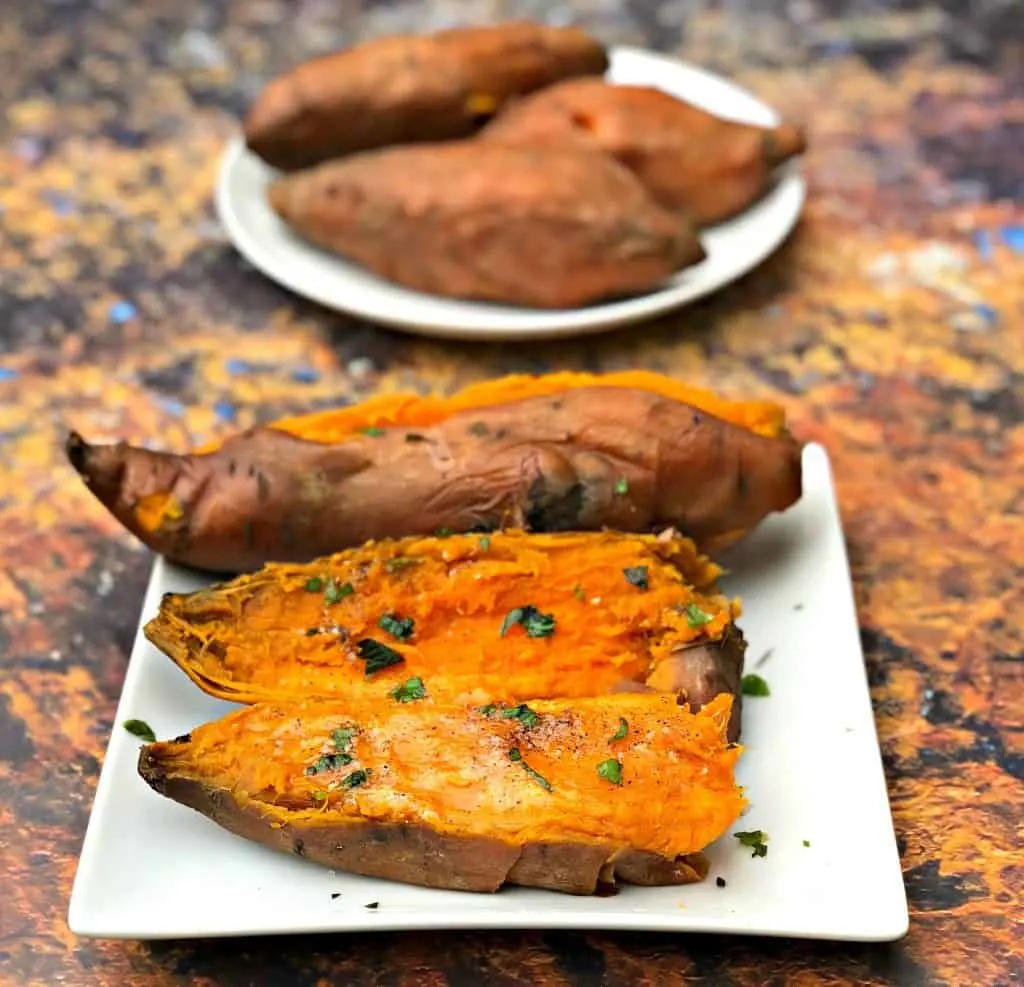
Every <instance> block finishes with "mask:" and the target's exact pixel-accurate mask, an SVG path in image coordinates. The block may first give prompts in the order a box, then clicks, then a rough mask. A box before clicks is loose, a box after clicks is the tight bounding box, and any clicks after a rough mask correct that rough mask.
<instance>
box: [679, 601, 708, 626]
mask: <svg viewBox="0 0 1024 987" xmlns="http://www.w3.org/2000/svg"><path fill="white" fill-rule="evenodd" d="M685 612H686V622H687V623H688V624H689V625H690V626H691V627H703V626H704V625H705V624H710V623H711V621H713V620H714V619H715V618H714V615H713V614H710V613H705V612H704V611H703V610H701V608H700V607H698V606H697V604H696V603H687V604H686V611H685Z"/></svg>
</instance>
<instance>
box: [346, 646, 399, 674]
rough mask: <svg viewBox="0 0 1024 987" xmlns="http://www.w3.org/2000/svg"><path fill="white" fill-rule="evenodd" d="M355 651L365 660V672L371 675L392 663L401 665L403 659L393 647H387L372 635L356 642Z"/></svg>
mask: <svg viewBox="0 0 1024 987" xmlns="http://www.w3.org/2000/svg"><path fill="white" fill-rule="evenodd" d="M356 651H357V653H358V655H359V657H360V658H362V660H363V661H365V662H366V674H367V675H373V674H374V673H375V672H379V671H381V669H384V668H390V667H391V666H392V665H401V664H402V662H404V661H405V658H403V657H402V655H400V654H399V653H398V652H397V651H395V649H394V648H389V647H388V646H387V645H386V644H381V642H380V641H375V640H374V639H373V638H372V637H364V638H363V639H362V640H361V641H359V642H358V643H357V644H356Z"/></svg>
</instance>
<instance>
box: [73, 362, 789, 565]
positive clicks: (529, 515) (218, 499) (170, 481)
mask: <svg viewBox="0 0 1024 987" xmlns="http://www.w3.org/2000/svg"><path fill="white" fill-rule="evenodd" d="M599 379H600V378H599ZM618 379H619V380H620V381H624V380H628V377H625V378H618ZM645 379H646V378H643V377H641V381H642V380H645ZM655 379H656V380H657V378H655ZM545 380H546V379H545V378H540V379H539V380H538V381H537V384H536V387H537V389H538V390H537V394H536V396H534V397H528V396H526V395H528V394H529V393H530V388H529V386H528V385H522V386H519V385H513V386H512V390H513V392H514V393H516V394H517V395H520V396H519V397H517V398H516V399H514V400H509V401H507V402H506V403H500V395H501V393H502V386H503V385H502V383H501V382H498V383H496V384H493V385H490V386H491V390H490V391H489V392H488V391H487V389H486V388H483V389H482V390H483V393H482V394H480V395H479V397H478V398H477V402H478V406H474V405H473V404H472V403H470V402H469V401H467V400H466V399H465V398H463V397H462V396H460V395H456V396H455V397H454V398H451V399H449V403H448V404H447V405H446V404H445V403H441V405H440V407H439V406H438V402H437V399H433V400H431V399H425V400H424V405H425V407H426V411H425V412H424V414H423V415H422V417H420V416H419V415H418V408H419V406H418V405H417V402H416V401H415V400H413V399H406V400H405V404H404V405H402V404H401V403H398V404H397V405H396V406H392V407H391V413H390V417H389V416H388V415H387V414H385V413H384V412H383V411H381V413H380V415H379V417H375V415H374V414H370V415H369V416H368V420H367V418H366V417H364V418H363V422H364V424H362V425H359V424H355V423H356V422H358V421H359V417H358V411H357V413H356V414H355V415H353V414H350V413H349V410H342V411H341V412H340V413H339V417H340V418H341V419H342V421H343V422H346V423H347V424H345V425H343V426H342V427H341V429H340V430H338V431H334V430H332V428H331V421H330V415H324V414H320V415H312V416H310V417H309V419H306V420H303V419H293V420H291V421H289V422H284V423H281V427H277V428H275V427H262V428H257V429H253V430H251V431H248V432H244V433H242V434H240V435H237V436H235V437H234V438H232V439H229V440H228V441H227V442H225V443H224V444H223V445H222V446H221V447H220V448H218V449H216V450H214V451H210V452H204V453H193V454H190V455H176V454H172V453H165V452H155V451H151V450H148V449H143V448H138V447H133V446H129V445H127V444H126V443H118V444H116V445H105V446H95V445H89V444H88V443H86V442H85V441H84V440H83V439H82V438H81V437H80V436H78V435H76V434H72V435H71V436H70V437H69V439H68V444H67V453H68V457H69V459H70V461H71V463H72V464H73V466H74V467H75V468H76V469H77V470H78V472H79V473H80V474H81V475H82V477H83V478H84V479H85V481H86V483H87V484H88V486H89V488H90V489H91V490H92V491H93V493H94V494H95V495H96V497H97V498H98V499H99V500H100V501H101V502H102V503H103V504H104V505H105V506H106V507H107V509H108V510H110V511H111V513H113V514H114V516H115V517H116V518H117V519H118V520H119V521H120V522H121V523H122V524H123V525H125V527H126V528H128V529H129V530H130V531H131V532H133V533H134V534H135V535H136V536H137V537H139V538H140V539H141V540H142V541H143V542H145V544H146V545H148V546H149V547H150V548H151V549H153V550H154V551H156V552H159V553H161V554H163V555H166V556H167V557H169V558H171V559H172V560H174V561H177V562H181V563H184V564H186V565H192V566H196V567H198V568H207V569H213V570H217V571H221V572H239V571H244V570H250V569H255V568H258V567H259V566H260V565H262V564H264V563H265V562H267V561H282V562H287V561H298V562H306V561H309V560H310V559H313V558H316V557H317V556H320V555H327V554H330V553H331V552H335V551H338V550H340V549H342V548H347V547H351V546H354V545H360V544H362V543H363V542H365V541H369V540H371V539H381V538H389V537H396V536H400V535H413V534H419V535H430V534H433V533H434V532H436V531H437V530H438V529H441V528H447V529H451V530H452V531H470V530H473V529H479V528H481V527H488V528H496V527H523V528H527V529H529V530H533V531H561V530H573V529H575V530H595V529H601V528H613V529H618V530H621V531H652V530H661V529H663V528H666V527H676V528H678V529H679V530H681V531H682V532H683V533H684V534H686V535H688V536H690V537H692V538H693V539H694V540H695V541H696V542H697V544H698V545H699V546H700V547H701V549H702V550H703V551H710V552H714V551H716V550H718V549H719V548H721V547H723V546H725V545H727V544H729V543H731V542H733V541H735V540H736V539H737V538H739V537H741V536H742V535H743V534H744V533H745V532H747V531H749V530H750V529H751V528H753V527H754V526H755V525H756V524H758V523H759V522H760V521H761V520H762V519H763V518H764V517H765V516H766V515H767V514H769V513H771V512H772V511H780V510H784V509H785V508H787V507H789V506H790V505H791V504H792V503H794V502H795V501H796V500H797V499H798V498H799V497H800V484H801V462H800V458H801V457H800V445H799V443H797V442H796V441H794V440H793V439H792V438H791V437H790V436H789V435H788V433H786V432H785V431H784V430H783V428H782V424H781V420H777V421H776V422H775V424H774V426H771V427H769V428H767V429H764V428H762V427H761V426H758V431H754V430H753V429H752V428H749V427H745V424H746V423H748V422H750V421H754V422H757V421H761V420H762V417H761V412H758V411H757V410H756V409H757V408H758V407H762V408H763V405H762V406H757V405H753V406H750V407H749V408H745V407H744V406H742V405H738V404H735V405H731V406H730V405H729V404H728V403H725V402H717V403H716V402H715V401H713V400H711V401H706V402H704V403H706V404H708V405H712V406H714V407H715V408H716V410H717V411H718V412H719V413H720V414H723V415H731V416H732V417H733V418H734V420H736V421H740V422H743V423H745V424H733V423H732V422H730V421H726V420H724V419H723V418H719V417H715V416H714V415H713V414H710V413H708V412H706V411H702V410H701V409H700V408H699V407H696V406H695V405H692V404H688V403H685V402H684V401H682V400H678V399H677V398H675V397H673V396H671V395H672V394H673V393H682V394H689V393H690V392H688V391H687V389H686V388H682V387H680V386H679V385H676V387H675V388H673V386H672V382H671V381H666V380H664V379H661V380H662V384H661V386H660V387H659V386H653V389H647V387H646V386H645V384H644V383H641V382H639V381H638V386H636V387H628V386H621V387H609V386H599V385H594V384H592V383H590V382H589V380H590V379H589V378H587V377H584V378H583V381H582V382H581V386H572V385H568V386H564V389H562V390H559V391H556V392H554V393H551V392H550V391H548V390H547V389H546V387H545ZM488 394H489V398H488ZM695 400H700V398H699V397H698V398H695ZM363 414H364V415H365V414H366V412H365V411H364V412H363ZM421 421H422V422H423V423H422V424H420V422H421ZM378 423H379V424H378ZM360 429H362V430H360ZM759 432H761V433H762V434H759Z"/></svg>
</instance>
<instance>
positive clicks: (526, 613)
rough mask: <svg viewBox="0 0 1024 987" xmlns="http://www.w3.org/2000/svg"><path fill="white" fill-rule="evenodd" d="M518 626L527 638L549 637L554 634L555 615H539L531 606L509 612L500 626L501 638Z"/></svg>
mask: <svg viewBox="0 0 1024 987" xmlns="http://www.w3.org/2000/svg"><path fill="white" fill-rule="evenodd" d="M516 624H519V625H520V626H521V627H522V628H523V630H525V631H526V636H527V637H551V635H552V634H554V633H555V615H554V614H551V613H541V612H540V611H539V610H538V609H537V608H536V607H535V606H533V605H532V604H527V605H526V606H525V607H516V608H515V609H514V610H510V611H509V612H508V615H507V616H506V617H505V619H504V620H503V621H502V624H501V637H504V636H505V635H506V634H507V633H508V632H509V631H510V630H511V629H512V628H513V627H515V626H516Z"/></svg>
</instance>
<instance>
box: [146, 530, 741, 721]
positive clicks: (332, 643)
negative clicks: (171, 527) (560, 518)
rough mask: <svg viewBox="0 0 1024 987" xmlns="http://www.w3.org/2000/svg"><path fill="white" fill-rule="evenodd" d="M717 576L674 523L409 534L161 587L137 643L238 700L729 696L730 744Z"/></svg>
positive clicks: (728, 648)
mask: <svg viewBox="0 0 1024 987" xmlns="http://www.w3.org/2000/svg"><path fill="white" fill-rule="evenodd" d="M719 571H720V570H719V569H718V568H717V567H716V566H715V565H714V564H712V563H711V562H710V560H709V559H707V558H706V557H705V556H702V555H700V554H699V553H698V552H697V551H696V549H695V548H694V545H693V543H692V542H690V541H688V540H687V539H684V538H681V537H679V536H675V535H673V534H672V533H671V532H666V533H665V534H664V535H663V536H658V537H655V536H653V535H627V534H616V533H613V532H591V533H580V534H560V535H527V534H524V533H522V532H495V533H494V534H488V535H453V536H450V537H445V538H425V539H416V538H411V539H404V540H401V541H385V542H380V543H376V544H369V545H366V546H363V547H360V548H355V549H350V550H348V551H346V552H342V553H339V554H337V555H333V556H329V557H327V558H323V559H318V560H317V561H315V562H311V563H309V564H307V565H271V566H267V567H265V568H263V569H261V570H260V571H259V572H257V573H255V574H254V575H249V576H241V577H239V578H238V579H235V580H233V581H231V582H228V583H223V584H221V585H218V586H211V587H210V588H208V589H203V590H200V591H199V592H196V593H189V594H183V595H175V594H168V595H167V596H165V597H164V598H163V600H162V602H161V604H160V612H159V614H158V616H157V617H155V618H154V619H153V620H151V621H150V622H149V623H148V624H147V625H146V636H147V637H148V638H149V640H150V641H152V642H153V643H154V644H155V645H156V646H157V647H158V648H160V649H161V650H162V651H164V652H165V653H166V654H167V655H169V656H170V657H171V658H172V660H173V661H174V662H175V663H176V664H177V665H178V666H179V667H180V668H182V669H183V670H184V671H185V673H186V674H187V675H188V676H189V677H190V678H191V679H192V680H193V681H194V682H195V683H196V684H197V685H198V686H199V687H200V688H201V689H203V690H204V691H205V692H208V693H210V694H212V695H215V696H219V697H221V698H223V699H230V700H233V701H235V702H244V703H255V702H265V701H273V702H284V701H293V700H302V699H309V698H313V697H317V696H320V697H330V698H342V697H343V698H345V699H352V700H357V701H360V702H361V701H364V700H369V699H377V700H381V701H387V700H388V698H389V697H391V696H394V695H396V694H397V695H402V690H403V688H405V690H406V691H405V698H406V699H409V698H418V699H422V700H423V701H426V702H428V703H432V702H461V703H476V704H482V703H488V702H495V701H509V702H518V701H521V700H523V699H547V698H556V697H565V696H594V695H601V694H604V693H609V692H614V691H624V690H631V689H634V688H638V689H639V690H640V691H643V689H644V688H645V687H646V688H650V689H655V688H656V690H657V691H662V692H671V693H673V694H675V695H676V696H678V697H679V698H680V699H681V700H684V701H686V702H688V703H689V704H690V705H691V706H692V707H693V708H695V709H696V708H699V707H700V706H702V705H704V704H706V703H707V702H709V701H710V700H711V699H713V698H714V697H715V696H717V695H720V694H721V693H727V694H729V695H731V696H733V697H734V703H733V711H732V719H731V721H730V731H729V736H730V739H734V738H735V737H736V736H737V735H738V733H739V728H740V722H739V720H740V677H741V675H742V669H743V653H744V642H743V637H742V635H741V634H740V632H739V631H738V629H737V628H736V627H735V625H734V624H733V616H734V613H735V612H736V611H737V610H738V608H737V607H735V606H734V605H733V604H732V603H730V601H729V600H727V599H726V598H725V597H723V596H721V595H720V594H719V593H718V591H717V589H716V585H715V579H716V577H717V576H718V574H719ZM375 649H376V650H377V651H379V653H380V655H381V656H382V657H383V659H384V660H386V661H387V662H388V663H387V664H380V667H378V665H377V664H373V663H369V662H368V661H367V660H366V659H365V658H364V656H365V655H367V654H369V653H370V652H373V651H374V650H375ZM371 658H372V655H371ZM403 683H405V684H406V685H405V686H403ZM408 683H413V688H412V689H411V690H410V689H409V688H407V687H406V686H407V685H408ZM410 692H411V693H412V694H410Z"/></svg>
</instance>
